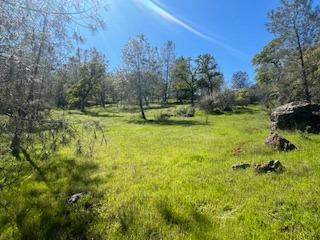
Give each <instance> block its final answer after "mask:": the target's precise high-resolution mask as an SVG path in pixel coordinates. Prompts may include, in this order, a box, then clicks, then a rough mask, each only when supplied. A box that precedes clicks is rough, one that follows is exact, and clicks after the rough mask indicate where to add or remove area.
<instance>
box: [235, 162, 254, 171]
mask: <svg viewBox="0 0 320 240" xmlns="http://www.w3.org/2000/svg"><path fill="white" fill-rule="evenodd" d="M249 167H250V164H249V163H240V164H235V165H233V166H232V168H233V169H234V170H238V169H246V168H249Z"/></svg>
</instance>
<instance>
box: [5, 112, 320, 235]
mask: <svg viewBox="0 0 320 240" xmlns="http://www.w3.org/2000/svg"><path fill="white" fill-rule="evenodd" d="M174 108H175V107H174V106H173V107H171V108H169V109H166V111H174ZM160 111H163V109H160V108H156V107H155V108H154V109H150V110H148V111H147V117H148V118H149V119H153V118H154V117H155V116H157V114H159V112H160ZM67 118H69V119H70V120H71V121H74V122H79V121H81V122H87V121H89V120H92V119H94V120H98V121H101V122H102V123H103V124H104V125H105V126H106V132H105V135H106V137H107V145H105V144H100V143H99V144H98V145H97V147H96V149H95V151H94V155H93V157H89V156H86V155H82V156H77V155H75V153H74V149H75V144H72V145H70V146H68V147H65V148H62V149H60V150H59V152H58V154H57V155H56V156H54V158H53V159H50V160H47V161H38V160H35V161H36V162H37V164H38V165H39V167H40V169H41V174H40V173H32V174H31V173H29V174H26V175H25V177H24V179H23V181H22V182H21V184H20V185H19V186H16V187H14V188H13V189H12V188H11V189H9V190H6V191H2V192H0V194H1V198H0V203H1V205H0V206H1V210H0V239H12V238H13V239H68V238H69V239H70V238H71V239H86V238H87V239H281V240H282V239H318V238H320V216H319V215H320V157H319V156H320V136H316V135H306V134H302V133H298V132H282V134H284V135H285V137H287V138H288V139H289V140H291V141H293V142H294V143H295V144H296V145H297V146H298V147H299V150H298V151H293V152H289V153H280V152H275V151H273V150H270V149H269V148H268V147H266V146H265V145H264V139H265V138H266V137H267V135H268V133H269V130H268V125H269V119H268V115H267V113H266V112H264V111H263V110H262V108H261V107H259V106H250V107H248V108H244V109H238V110H236V111H234V112H230V113H227V114H225V115H211V116H209V122H208V123H206V117H205V116H204V115H203V114H202V113H201V112H197V113H196V116H195V117H194V118H181V117H172V118H170V119H169V120H167V121H163V122H158V121H147V122H144V121H142V120H140V119H139V115H138V114H137V113H136V112H134V111H128V110H127V111H124V110H119V109H118V108H116V107H115V106H110V107H107V108H106V109H105V110H104V109H90V112H89V113H88V114H86V115H82V114H80V112H77V111H71V112H68V113H67ZM81 134H82V135H81V136H82V140H83V142H86V143H87V144H89V143H90V141H91V140H92V133H91V132H81ZM84 147H85V146H84ZM272 159H277V160H280V161H281V162H282V163H283V165H284V166H285V167H286V171H285V172H284V173H281V174H276V173H268V174H256V173H255V172H254V170H253V167H251V168H250V169H247V170H240V171H234V170H232V168H231V166H232V165H233V164H235V163H240V162H249V163H251V164H252V165H255V164H256V163H262V162H267V161H269V160H272ZM79 191H86V192H88V193H89V194H88V195H86V196H85V197H84V198H82V199H81V200H80V201H78V202H77V203H76V204H75V205H71V206H69V205H66V204H65V201H66V199H67V198H68V196H70V195H71V194H73V193H77V192H79Z"/></svg>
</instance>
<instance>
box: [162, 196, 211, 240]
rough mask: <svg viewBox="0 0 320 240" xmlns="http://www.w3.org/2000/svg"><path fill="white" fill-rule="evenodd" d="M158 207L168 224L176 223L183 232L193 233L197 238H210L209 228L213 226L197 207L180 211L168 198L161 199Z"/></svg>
mask: <svg viewBox="0 0 320 240" xmlns="http://www.w3.org/2000/svg"><path fill="white" fill-rule="evenodd" d="M157 209H158V211H159V213H160V215H161V217H162V218H163V220H164V221H165V222H166V224H167V225H176V226H178V227H179V228H180V230H181V231H183V232H188V233H191V234H192V235H194V236H195V237H196V239H208V237H209V236H207V234H206V233H207V230H208V229H209V228H211V227H212V224H211V222H210V220H209V219H208V217H207V216H206V215H204V214H202V213H200V212H199V211H198V210H197V209H195V208H192V209H188V210H187V211H186V212H185V213H183V212H180V211H178V209H179V208H175V207H174V204H173V203H172V202H170V201H169V200H168V199H167V198H164V199H161V200H160V202H159V203H158V205H157Z"/></svg>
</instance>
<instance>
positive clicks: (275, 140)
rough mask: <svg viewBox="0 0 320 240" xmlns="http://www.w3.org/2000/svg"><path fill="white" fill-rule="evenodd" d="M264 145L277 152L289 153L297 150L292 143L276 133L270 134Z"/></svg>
mask: <svg viewBox="0 0 320 240" xmlns="http://www.w3.org/2000/svg"><path fill="white" fill-rule="evenodd" d="M265 144H266V145H268V146H269V147H271V148H273V149H274V150H278V151H291V150H295V149H297V147H296V146H295V145H294V144H293V143H292V142H290V141H289V140H287V139H285V138H284V137H282V136H280V135H279V134H277V133H272V134H271V135H270V136H269V137H267V139H266V141H265Z"/></svg>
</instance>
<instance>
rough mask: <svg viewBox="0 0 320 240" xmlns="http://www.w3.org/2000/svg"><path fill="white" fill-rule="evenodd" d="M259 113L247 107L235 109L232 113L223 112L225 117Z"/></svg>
mask: <svg viewBox="0 0 320 240" xmlns="http://www.w3.org/2000/svg"><path fill="white" fill-rule="evenodd" d="M259 112H260V111H259V110H257V109H252V108H249V107H237V108H235V109H233V110H232V111H228V112H224V114H225V115H238V114H239V115H240V114H257V113H259Z"/></svg>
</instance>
